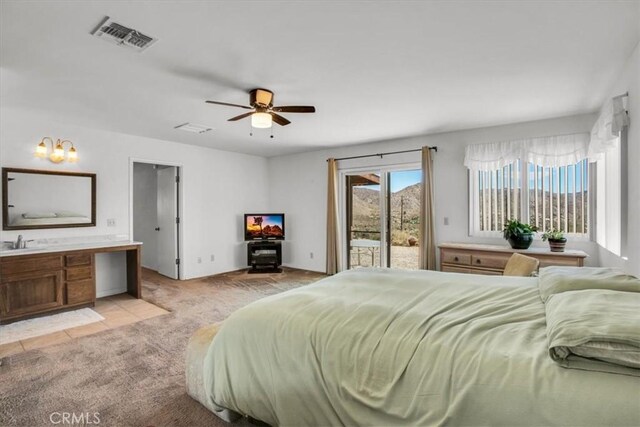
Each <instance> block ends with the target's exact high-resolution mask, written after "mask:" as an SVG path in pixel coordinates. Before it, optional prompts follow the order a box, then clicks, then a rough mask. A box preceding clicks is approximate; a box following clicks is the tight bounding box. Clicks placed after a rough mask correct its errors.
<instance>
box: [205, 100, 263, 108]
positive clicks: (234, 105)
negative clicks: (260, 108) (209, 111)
mask: <svg viewBox="0 0 640 427" xmlns="http://www.w3.org/2000/svg"><path fill="white" fill-rule="evenodd" d="M206 102H207V104H218V105H226V106H227V107H240V108H244V109H247V110H252V108H251V107H248V106H246V105H238V104H229V103H228V102H220V101H206Z"/></svg>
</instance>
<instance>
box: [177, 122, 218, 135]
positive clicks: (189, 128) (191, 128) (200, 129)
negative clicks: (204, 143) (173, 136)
mask: <svg viewBox="0 0 640 427" xmlns="http://www.w3.org/2000/svg"><path fill="white" fill-rule="evenodd" d="M174 129H180V130H183V131H186V132H193V133H205V132H209V131H210V130H213V128H211V127H209V126H205V125H199V124H196V123H183V124H181V125H178V126H175V127H174Z"/></svg>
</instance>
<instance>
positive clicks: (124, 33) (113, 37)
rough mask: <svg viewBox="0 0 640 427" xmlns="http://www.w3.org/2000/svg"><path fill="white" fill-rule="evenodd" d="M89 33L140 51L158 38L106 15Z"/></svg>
mask: <svg viewBox="0 0 640 427" xmlns="http://www.w3.org/2000/svg"><path fill="white" fill-rule="evenodd" d="M91 34H93V35H94V36H96V37H100V38H101V39H102V40H105V41H108V42H109V43H113V44H116V45H118V46H123V47H127V48H129V49H132V50H135V51H137V52H142V51H143V50H145V49H146V48H148V47H149V46H151V45H152V44H154V43H155V42H156V41H157V40H158V39H154V38H153V37H149V36H147V35H146V34H142V33H141V32H140V31H138V30H134V29H133V28H129V27H125V26H124V25H122V24H118V23H117V22H115V21H114V20H113V19H111V18H109V17H108V16H107V17H105V18H104V20H103V21H102V22H101V23H100V25H98V27H97V28H96V29H95V30H94V31H93V33H91Z"/></svg>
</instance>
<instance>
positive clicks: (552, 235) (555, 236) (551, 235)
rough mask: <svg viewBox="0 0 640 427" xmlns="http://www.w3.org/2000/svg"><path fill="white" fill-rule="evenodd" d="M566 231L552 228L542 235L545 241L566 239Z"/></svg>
mask: <svg viewBox="0 0 640 427" xmlns="http://www.w3.org/2000/svg"><path fill="white" fill-rule="evenodd" d="M564 239H565V237H564V233H563V232H562V231H560V230H556V229H555V228H552V229H551V230H549V231H546V232H545V233H544V234H543V235H542V240H543V241H545V242H546V241H547V240H564Z"/></svg>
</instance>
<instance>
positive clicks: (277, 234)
mask: <svg viewBox="0 0 640 427" xmlns="http://www.w3.org/2000/svg"><path fill="white" fill-rule="evenodd" d="M244 239H245V240H284V214H273V213H270V214H244Z"/></svg>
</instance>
